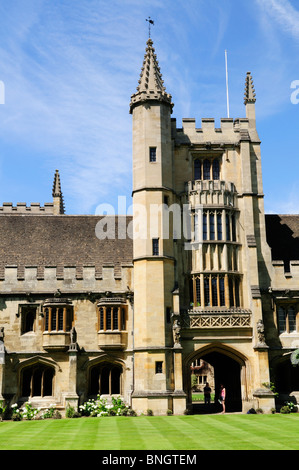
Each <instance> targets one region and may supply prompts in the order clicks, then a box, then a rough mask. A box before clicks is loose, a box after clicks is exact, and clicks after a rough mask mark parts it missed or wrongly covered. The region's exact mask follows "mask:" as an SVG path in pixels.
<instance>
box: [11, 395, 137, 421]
mask: <svg viewBox="0 0 299 470" xmlns="http://www.w3.org/2000/svg"><path fill="white" fill-rule="evenodd" d="M11 409H12V420H13V421H21V420H27V421H29V420H33V419H48V418H61V414H60V412H59V411H58V410H57V409H56V405H55V404H52V405H50V406H49V407H48V408H47V409H46V410H43V409H41V408H34V407H33V406H32V404H31V403H26V404H25V405H24V407H22V408H20V407H19V406H18V405H17V403H15V404H14V405H12V406H11ZM135 414H136V413H135V412H134V411H133V410H132V409H131V408H129V407H128V406H127V405H125V403H124V402H123V400H122V398H121V397H117V398H116V397H111V403H110V402H108V400H107V399H105V398H103V397H100V396H98V397H97V399H96V400H88V401H87V402H85V403H84V404H83V405H80V406H79V412H77V411H76V410H75V409H74V408H72V407H68V408H67V409H66V417H67V418H77V417H80V416H95V417H102V416H134V415H135Z"/></svg>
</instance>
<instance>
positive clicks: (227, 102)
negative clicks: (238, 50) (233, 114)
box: [225, 49, 229, 118]
mask: <svg viewBox="0 0 299 470" xmlns="http://www.w3.org/2000/svg"><path fill="white" fill-rule="evenodd" d="M225 74H226V106H227V117H228V118H229V97H228V71H227V50H226V49H225Z"/></svg>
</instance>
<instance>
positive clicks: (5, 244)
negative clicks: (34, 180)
mask: <svg viewBox="0 0 299 470" xmlns="http://www.w3.org/2000/svg"><path fill="white" fill-rule="evenodd" d="M102 219H103V216H93V215H92V216H85V215H75V216H72V215H58V216H53V215H52V216H38V215H36V216H35V215H31V216H26V215H10V214H9V215H3V216H0V266H2V267H4V266H7V265H10V266H21V267H22V266H23V267H24V266H98V267H99V268H100V267H101V266H103V265H105V264H109V265H111V266H113V265H114V266H120V265H128V264H131V263H132V259H133V244H132V239H131V237H129V236H128V235H125V237H123V238H121V239H117V234H118V225H119V219H120V217H115V233H116V239H99V238H98V237H97V235H96V226H97V223H98V222H100V221H101V220H102ZM125 219H126V220H125ZM122 220H123V221H124V220H125V222H124V227H125V229H124V231H123V232H125V233H126V232H127V230H126V228H127V226H128V223H129V222H130V221H131V220H132V218H131V217H127V218H125V217H122ZM102 222H103V220H102Z"/></svg>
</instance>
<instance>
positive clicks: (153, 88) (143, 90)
mask: <svg viewBox="0 0 299 470" xmlns="http://www.w3.org/2000/svg"><path fill="white" fill-rule="evenodd" d="M147 99H149V100H151V101H153V100H156V101H159V102H164V103H167V104H169V105H170V106H171V109H172V107H173V103H172V102H171V95H169V94H168V93H167V92H166V88H165V86H164V82H163V79H162V74H161V70H160V67H159V63H158V60H157V56H156V53H155V49H154V47H153V41H152V39H151V38H149V39H148V40H147V43H146V51H145V55H144V59H143V64H142V68H141V74H140V78H139V80H138V86H137V91H136V93H134V94H133V95H132V97H131V103H130V112H131V113H132V109H133V107H134V106H135V104H138V103H140V102H144V101H146V100H147Z"/></svg>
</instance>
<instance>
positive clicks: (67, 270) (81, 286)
mask: <svg viewBox="0 0 299 470" xmlns="http://www.w3.org/2000/svg"><path fill="white" fill-rule="evenodd" d="M131 268H132V265H131V264H130V265H124V264H114V265H112V264H111V263H110V264H103V265H90V266H2V268H1V269H0V283H1V292H2V293H5V294H7V293H10V294H14V293H18V292H31V293H36V292H48V291H52V290H53V288H54V287H55V289H60V290H62V291H67V292H68V291H77V290H78V291H86V290H90V291H94V290H99V289H104V290H105V289H106V290H111V287H112V286H114V288H117V286H120V285H121V286H122V285H123V286H124V287H126V286H127V285H128V283H130V275H129V271H130V270H131ZM109 286H110V288H109ZM123 286H122V287H123Z"/></svg>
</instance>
